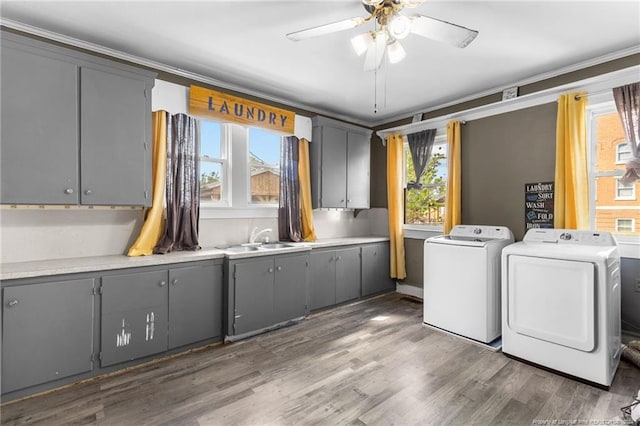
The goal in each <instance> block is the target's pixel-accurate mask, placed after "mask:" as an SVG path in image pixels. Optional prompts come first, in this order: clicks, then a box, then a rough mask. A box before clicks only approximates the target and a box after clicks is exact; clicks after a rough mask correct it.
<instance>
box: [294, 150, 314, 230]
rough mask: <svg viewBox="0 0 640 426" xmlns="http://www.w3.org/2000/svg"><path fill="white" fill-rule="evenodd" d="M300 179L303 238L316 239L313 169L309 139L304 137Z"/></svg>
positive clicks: (299, 167) (300, 159) (299, 172)
mask: <svg viewBox="0 0 640 426" xmlns="http://www.w3.org/2000/svg"><path fill="white" fill-rule="evenodd" d="M298 156H299V158H298V179H299V181H300V215H301V219H302V220H301V223H302V239H303V240H304V241H315V240H316V231H315V228H314V226H313V212H312V206H311V169H310V166H309V141H308V140H306V139H304V138H302V139H300V141H299V142H298Z"/></svg>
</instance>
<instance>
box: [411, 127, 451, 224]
mask: <svg viewBox="0 0 640 426" xmlns="http://www.w3.org/2000/svg"><path fill="white" fill-rule="evenodd" d="M404 166H405V167H404V169H405V170H404V182H405V184H404V187H405V192H404V194H405V197H404V207H405V208H404V212H405V213H404V214H405V220H404V223H405V224H407V225H431V226H437V227H441V226H442V225H443V224H444V202H445V194H446V183H447V139H446V136H445V135H440V136H436V139H435V141H434V144H433V149H432V150H431V158H430V159H429V163H427V167H426V168H425V171H424V173H423V174H422V178H421V179H420V184H421V185H419V186H418V187H413V188H410V187H408V185H407V183H409V182H415V180H416V175H415V171H414V168H413V162H412V160H411V153H410V152H409V146H408V144H405V149H404Z"/></svg>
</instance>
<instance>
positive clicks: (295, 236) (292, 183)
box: [278, 136, 302, 241]
mask: <svg viewBox="0 0 640 426" xmlns="http://www.w3.org/2000/svg"><path fill="white" fill-rule="evenodd" d="M298 159H299V153H298V138H297V137H295V136H287V137H285V138H283V139H282V143H281V144H280V197H279V201H278V238H279V239H280V240H282V241H302V223H301V216H300V196H299V194H300V180H299V178H298Z"/></svg>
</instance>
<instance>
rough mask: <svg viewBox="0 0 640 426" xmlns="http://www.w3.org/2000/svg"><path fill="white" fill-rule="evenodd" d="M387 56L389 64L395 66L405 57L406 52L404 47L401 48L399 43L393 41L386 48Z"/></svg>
mask: <svg viewBox="0 0 640 426" xmlns="http://www.w3.org/2000/svg"><path fill="white" fill-rule="evenodd" d="M387 56H388V57H389V62H390V63H392V64H397V63H398V62H400V61H401V60H403V59H404V57H405V56H407V52H406V51H405V50H404V47H402V45H401V44H400V42H399V41H398V40H395V41H394V42H393V43H389V45H388V46H387Z"/></svg>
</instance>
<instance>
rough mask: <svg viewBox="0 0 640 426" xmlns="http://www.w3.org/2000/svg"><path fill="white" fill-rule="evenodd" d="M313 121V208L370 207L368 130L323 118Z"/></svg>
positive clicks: (311, 155)
mask: <svg viewBox="0 0 640 426" xmlns="http://www.w3.org/2000/svg"><path fill="white" fill-rule="evenodd" d="M312 122H313V137H312V139H313V140H312V142H311V145H310V152H309V156H310V162H311V193H312V204H313V208H352V209H366V208H369V192H370V191H369V188H370V149H371V147H370V139H371V131H370V130H368V129H365V128H362V127H357V126H353V125H349V124H346V123H342V122H340V121H336V120H330V119H327V118H324V117H314V118H313V119H312Z"/></svg>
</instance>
